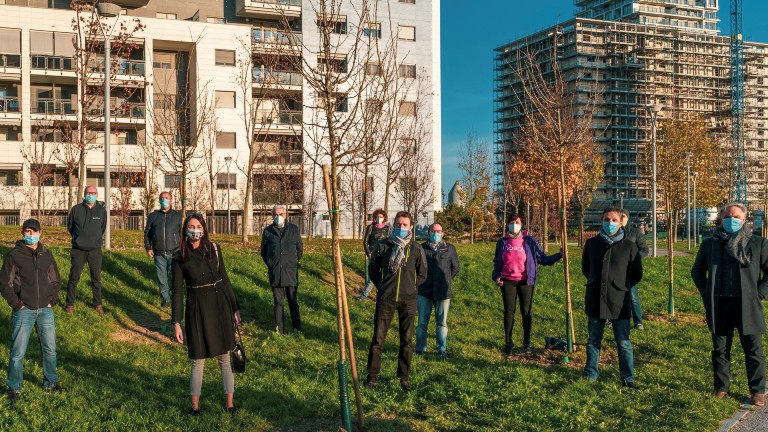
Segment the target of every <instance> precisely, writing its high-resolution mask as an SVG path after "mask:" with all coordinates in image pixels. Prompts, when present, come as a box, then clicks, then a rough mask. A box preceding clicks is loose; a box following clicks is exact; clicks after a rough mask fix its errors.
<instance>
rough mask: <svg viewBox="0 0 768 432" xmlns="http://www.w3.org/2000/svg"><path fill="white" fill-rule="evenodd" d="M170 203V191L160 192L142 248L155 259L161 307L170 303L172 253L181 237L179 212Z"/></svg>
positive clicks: (148, 221)
mask: <svg viewBox="0 0 768 432" xmlns="http://www.w3.org/2000/svg"><path fill="white" fill-rule="evenodd" d="M172 204H173V200H172V199H171V193H170V192H163V193H161V194H160V210H155V211H154V212H152V213H151V214H150V215H149V217H148V218H147V226H146V227H145V228H144V249H145V250H146V251H147V256H149V257H150V258H153V259H154V261H155V270H157V282H158V284H159V285H160V297H162V303H161V304H160V306H161V307H162V308H167V307H169V306H170V305H171V288H170V287H171V286H172V285H173V272H172V271H171V268H172V264H173V254H175V253H176V252H177V251H178V250H179V240H180V238H181V212H178V211H176V210H174V209H173V208H172Z"/></svg>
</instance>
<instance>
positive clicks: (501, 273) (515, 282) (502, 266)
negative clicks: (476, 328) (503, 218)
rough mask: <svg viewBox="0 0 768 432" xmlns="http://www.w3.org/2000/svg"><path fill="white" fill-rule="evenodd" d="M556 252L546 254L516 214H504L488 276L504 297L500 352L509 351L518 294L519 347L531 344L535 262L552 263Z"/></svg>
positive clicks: (510, 349)
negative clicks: (503, 230) (504, 222)
mask: <svg viewBox="0 0 768 432" xmlns="http://www.w3.org/2000/svg"><path fill="white" fill-rule="evenodd" d="M561 256H562V255H561V254H560V253H556V254H554V255H547V254H545V253H544V251H543V250H542V249H541V247H540V246H539V242H537V241H536V239H535V238H534V237H532V236H530V235H528V231H525V230H523V226H522V220H521V219H520V215H517V214H514V215H512V216H510V217H509V218H507V229H506V235H505V236H504V237H502V238H500V239H499V241H497V242H496V254H495V255H494V258H493V274H492V278H493V281H494V282H496V284H498V285H499V287H501V298H502V300H503V301H504V354H505V355H507V356H509V355H510V354H511V353H512V346H513V345H512V327H513V326H514V325H515V308H516V302H517V298H518V297H519V298H520V314H521V315H522V317H523V347H524V348H525V349H526V350H529V349H530V348H531V326H532V314H531V307H532V306H533V286H534V284H535V283H536V273H537V264H542V265H547V266H550V265H553V264H555V263H556V262H558V261H560V258H561Z"/></svg>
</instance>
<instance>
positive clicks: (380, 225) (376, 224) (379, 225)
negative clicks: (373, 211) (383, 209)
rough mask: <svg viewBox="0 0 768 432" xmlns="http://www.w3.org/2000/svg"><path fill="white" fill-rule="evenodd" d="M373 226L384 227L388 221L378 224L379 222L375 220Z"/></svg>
mask: <svg viewBox="0 0 768 432" xmlns="http://www.w3.org/2000/svg"><path fill="white" fill-rule="evenodd" d="M373 226H375V227H376V228H378V229H382V228H384V227H385V226H387V223H386V222H384V223H383V224H378V223H376V222H374V223H373Z"/></svg>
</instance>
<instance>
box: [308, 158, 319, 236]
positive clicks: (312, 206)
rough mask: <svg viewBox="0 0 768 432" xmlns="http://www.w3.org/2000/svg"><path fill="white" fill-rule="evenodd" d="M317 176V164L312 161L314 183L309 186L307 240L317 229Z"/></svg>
mask: <svg viewBox="0 0 768 432" xmlns="http://www.w3.org/2000/svg"><path fill="white" fill-rule="evenodd" d="M316 178H317V164H316V163H312V184H311V185H310V186H309V190H310V192H309V214H308V215H307V225H308V226H307V240H309V239H310V237H312V233H313V231H314V230H315V223H314V221H315V182H316V180H315V179H316Z"/></svg>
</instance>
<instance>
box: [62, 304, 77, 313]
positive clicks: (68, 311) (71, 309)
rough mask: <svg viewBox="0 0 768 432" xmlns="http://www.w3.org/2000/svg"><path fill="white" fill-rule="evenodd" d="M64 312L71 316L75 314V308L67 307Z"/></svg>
mask: <svg viewBox="0 0 768 432" xmlns="http://www.w3.org/2000/svg"><path fill="white" fill-rule="evenodd" d="M64 310H66V311H67V315H72V314H74V313H75V307H74V306H72V305H69V306H67V307H66V308H65V309H64Z"/></svg>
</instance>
